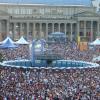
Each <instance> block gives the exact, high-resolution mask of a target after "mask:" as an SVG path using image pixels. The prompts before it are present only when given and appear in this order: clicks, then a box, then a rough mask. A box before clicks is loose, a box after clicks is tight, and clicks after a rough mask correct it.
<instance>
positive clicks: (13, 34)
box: [11, 22, 16, 39]
mask: <svg viewBox="0 0 100 100" xmlns="http://www.w3.org/2000/svg"><path fill="white" fill-rule="evenodd" d="M15 35H16V23H15V22H14V33H12V36H11V37H12V38H13V39H14V38H15Z"/></svg>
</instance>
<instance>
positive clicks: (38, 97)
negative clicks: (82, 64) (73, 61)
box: [0, 67, 100, 100]
mask: <svg viewBox="0 0 100 100" xmlns="http://www.w3.org/2000/svg"><path fill="white" fill-rule="evenodd" d="M0 100H100V67H98V68H86V69H64V70H58V69H56V70H54V69H48V70H47V69H23V68H8V67H0Z"/></svg>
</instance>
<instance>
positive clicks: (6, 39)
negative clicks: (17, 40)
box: [0, 36, 14, 44]
mask: <svg viewBox="0 0 100 100" xmlns="http://www.w3.org/2000/svg"><path fill="white" fill-rule="evenodd" d="M8 40H9V41H10V42H11V43H14V41H13V40H12V39H11V38H10V37H9V36H7V37H6V38H5V39H4V40H3V41H2V42H0V44H4V43H6V42H7V41H8Z"/></svg>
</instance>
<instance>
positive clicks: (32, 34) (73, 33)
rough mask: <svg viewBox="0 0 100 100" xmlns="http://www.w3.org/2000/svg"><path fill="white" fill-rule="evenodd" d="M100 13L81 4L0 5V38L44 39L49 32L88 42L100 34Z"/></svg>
mask: <svg viewBox="0 0 100 100" xmlns="http://www.w3.org/2000/svg"><path fill="white" fill-rule="evenodd" d="M99 20H100V15H99V14H97V13H96V8H94V7H92V6H84V5H64V6H60V5H59V6H58V5H57V6H55V5H45V4H0V40H3V39H4V38H5V37H6V36H10V37H12V39H14V40H17V39H19V38H20V36H22V35H24V37H25V38H26V39H33V38H45V39H47V38H48V35H49V34H51V33H52V32H63V33H66V35H67V38H68V39H69V40H71V41H72V40H77V36H80V39H81V40H82V41H92V40H94V39H95V38H96V36H97V34H100V33H99V31H100V27H99V24H100V22H99Z"/></svg>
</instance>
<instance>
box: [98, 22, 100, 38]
mask: <svg viewBox="0 0 100 100" xmlns="http://www.w3.org/2000/svg"><path fill="white" fill-rule="evenodd" d="M99 30H100V25H99V21H98V22H97V36H98V37H99V36H100V35H99V34H100V31H99Z"/></svg>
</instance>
